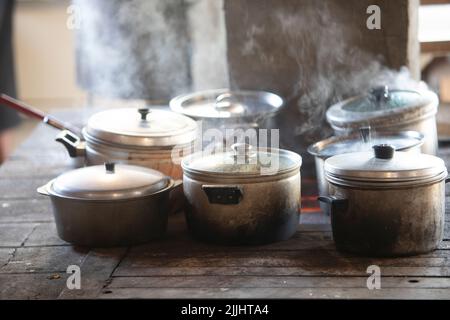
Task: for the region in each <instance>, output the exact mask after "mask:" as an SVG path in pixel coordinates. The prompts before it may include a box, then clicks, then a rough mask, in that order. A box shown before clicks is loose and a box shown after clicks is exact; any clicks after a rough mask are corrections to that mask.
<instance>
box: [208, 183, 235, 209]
mask: <svg viewBox="0 0 450 320" xmlns="http://www.w3.org/2000/svg"><path fill="white" fill-rule="evenodd" d="M202 189H203V191H205V193H206V196H207V197H208V200H209V203H212V204H225V205H232V204H239V202H240V201H241V199H242V197H243V192H242V188H241V187H239V186H230V185H202Z"/></svg>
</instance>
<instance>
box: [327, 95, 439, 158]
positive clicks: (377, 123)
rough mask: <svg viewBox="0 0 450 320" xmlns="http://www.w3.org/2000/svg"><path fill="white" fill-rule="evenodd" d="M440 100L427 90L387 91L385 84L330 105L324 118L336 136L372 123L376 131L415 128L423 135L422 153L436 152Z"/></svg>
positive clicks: (413, 129) (434, 153) (414, 129)
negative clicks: (437, 116) (437, 115)
mask: <svg viewBox="0 0 450 320" xmlns="http://www.w3.org/2000/svg"><path fill="white" fill-rule="evenodd" d="M438 104H439V100H438V97H437V95H436V94H435V93H434V92H432V91H429V90H421V91H412V90H397V89H394V90H390V89H389V88H388V87H387V86H385V87H382V88H375V89H373V90H372V91H371V92H369V93H368V94H365V95H360V96H356V97H353V98H350V99H347V100H344V101H342V102H340V103H337V104H335V105H333V106H331V107H330V108H329V109H328V111H327V113H326V117H327V121H328V122H329V123H330V125H331V127H332V128H333V129H334V132H335V134H336V135H345V134H348V133H350V132H354V131H357V130H358V129H359V128H360V127H364V126H371V127H372V129H374V130H376V131H377V132H379V131H391V132H392V131H397V132H399V131H408V130H412V131H418V132H420V133H422V134H423V135H424V143H423V145H422V147H421V149H422V152H423V153H427V154H432V155H436V153H437V144H438V139H437V129H436V113H437V110H438Z"/></svg>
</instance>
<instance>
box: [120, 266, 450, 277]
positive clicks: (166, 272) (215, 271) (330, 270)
mask: <svg viewBox="0 0 450 320" xmlns="http://www.w3.org/2000/svg"><path fill="white" fill-rule="evenodd" d="M368 266H369V265H352V266H348V267H346V268H345V267H340V266H338V267H336V266H314V267H312V266H311V267H270V268H268V267H230V266H226V267H151V268H150V267H146V268H137V267H130V266H127V267H122V266H121V265H119V267H118V268H117V269H116V270H115V272H114V274H113V275H114V276H117V277H136V276H166V277H172V276H219V275H224V276H225V275H227V276H250V275H251V276H258V277H267V276H366V270H367V267H368ZM381 269H382V271H381V272H382V275H383V276H402V277H404V276H411V277H450V267H448V266H447V267H428V266H420V267H397V266H389V267H383V266H381Z"/></svg>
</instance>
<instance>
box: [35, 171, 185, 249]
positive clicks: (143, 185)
mask: <svg viewBox="0 0 450 320" xmlns="http://www.w3.org/2000/svg"><path fill="white" fill-rule="evenodd" d="M180 184H181V181H180V180H178V181H174V180H173V179H171V178H169V177H167V176H166V175H164V174H163V173H161V172H159V171H156V170H152V169H149V168H145V167H138V166H133V165H124V164H114V163H106V164H105V165H104V166H103V165H98V166H90V167H84V168H79V169H75V170H72V171H69V172H66V173H63V174H62V175H60V176H58V177H57V178H55V179H53V180H51V181H50V182H49V183H47V184H46V185H44V186H42V187H40V188H38V192H39V193H40V194H42V195H46V196H49V197H50V199H51V202H52V207H53V214H54V217H55V222H56V229H57V232H58V235H59V237H60V238H61V239H63V240H65V241H67V242H70V243H73V244H77V245H83V246H91V247H92V246H95V247H109V246H123V245H133V244H139V243H144V242H147V241H150V240H152V239H155V238H160V237H162V236H163V235H164V234H165V231H166V227H167V220H168V212H169V194H170V192H171V191H172V190H173V189H174V188H176V187H177V186H178V185H180Z"/></svg>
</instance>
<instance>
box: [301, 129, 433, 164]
mask: <svg viewBox="0 0 450 320" xmlns="http://www.w3.org/2000/svg"><path fill="white" fill-rule="evenodd" d="M423 139H424V136H423V134H421V133H420V132H417V131H400V132H373V133H372V132H371V130H370V127H362V128H360V133H354V134H351V135H344V136H333V137H330V138H327V139H325V140H322V141H319V142H317V143H314V144H312V145H311V146H309V148H308V152H309V153H310V154H312V155H314V156H318V157H321V158H329V157H332V156H335V155H338V154H342V153H351V152H361V151H372V146H374V145H378V144H390V145H392V146H394V148H395V150H396V151H404V150H408V149H411V148H413V147H418V146H420V145H422V144H423Z"/></svg>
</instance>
